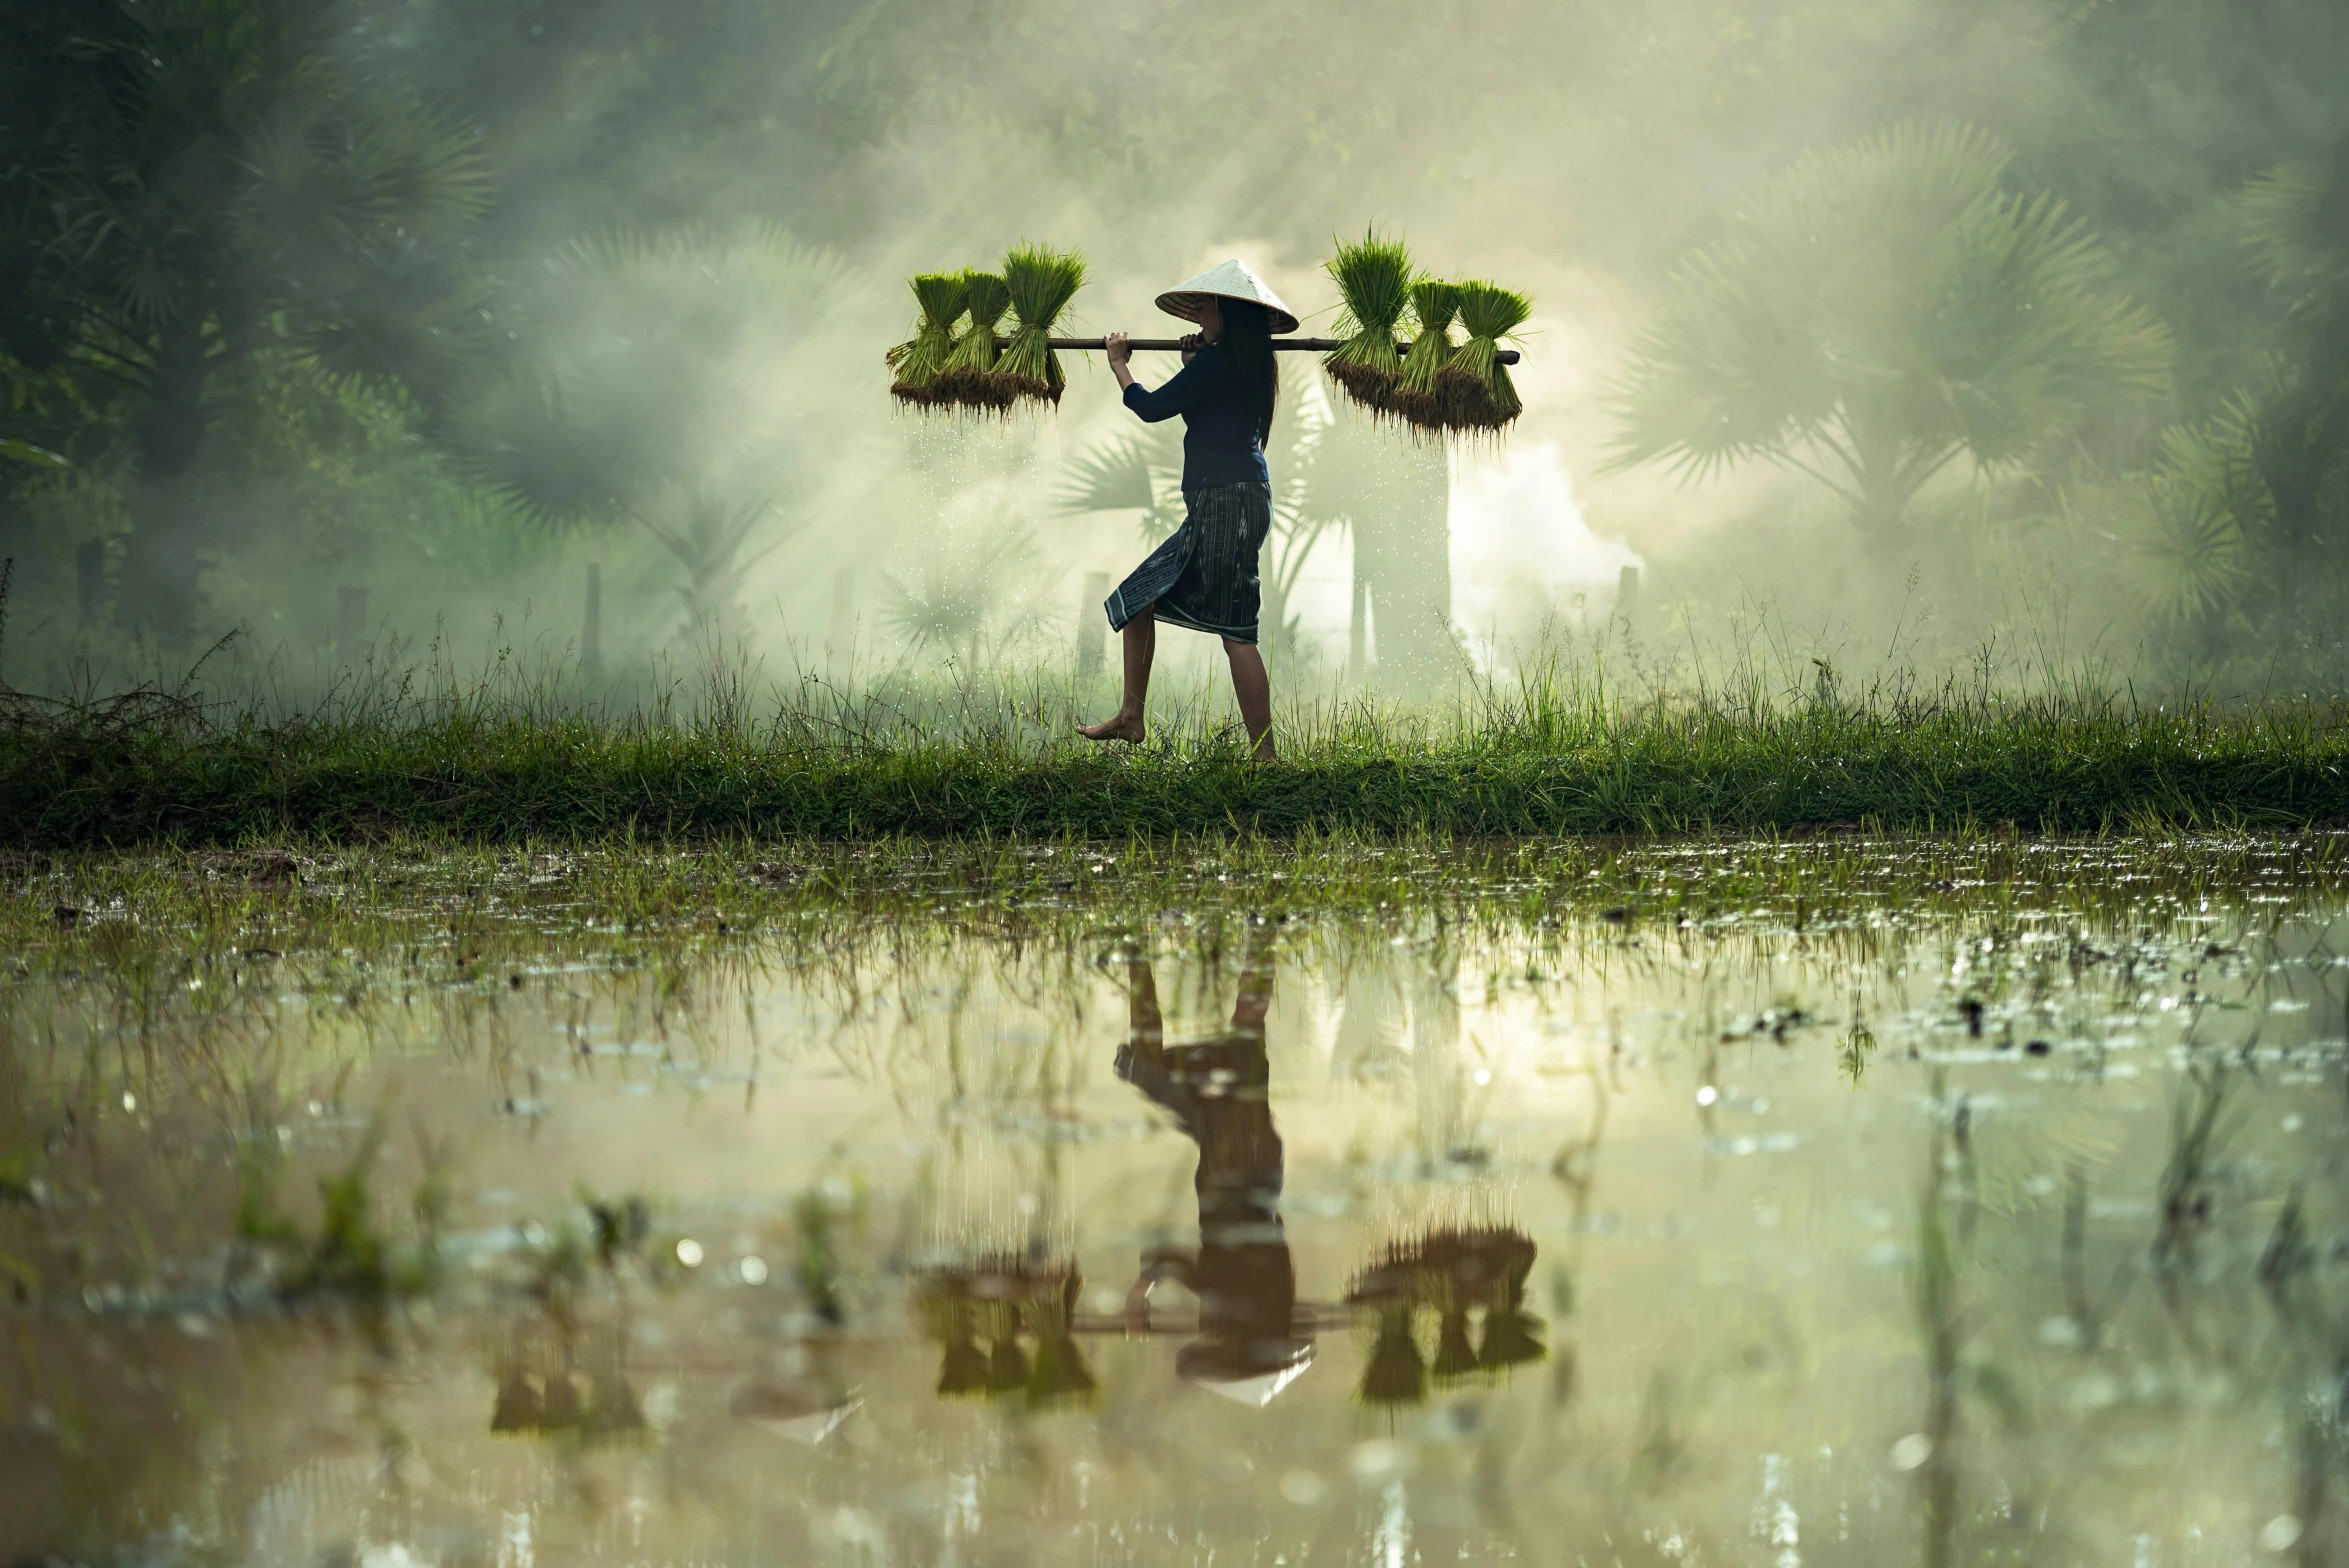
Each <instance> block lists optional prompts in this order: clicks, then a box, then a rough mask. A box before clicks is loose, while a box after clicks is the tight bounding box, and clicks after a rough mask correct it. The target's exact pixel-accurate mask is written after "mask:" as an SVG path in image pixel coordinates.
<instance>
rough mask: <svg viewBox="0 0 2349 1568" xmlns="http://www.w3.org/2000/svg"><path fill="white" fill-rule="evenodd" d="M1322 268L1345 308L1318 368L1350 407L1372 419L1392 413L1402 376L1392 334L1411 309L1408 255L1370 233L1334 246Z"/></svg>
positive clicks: (1396, 243)
mask: <svg viewBox="0 0 2349 1568" xmlns="http://www.w3.org/2000/svg"><path fill="white" fill-rule="evenodd" d="M1323 268H1324V270H1326V271H1327V272H1328V273H1329V275H1330V281H1331V282H1333V283H1335V284H1336V285H1337V286H1338V295H1339V298H1340V299H1342V300H1343V301H1344V303H1345V314H1344V315H1342V316H1341V317H1340V318H1339V321H1338V335H1339V336H1340V337H1342V338H1344V339H1345V341H1344V342H1342V343H1340V344H1339V345H1338V347H1337V348H1336V349H1334V350H1333V351H1332V352H1331V353H1330V356H1329V358H1328V359H1326V360H1324V361H1323V362H1322V364H1323V367H1324V368H1325V369H1327V370H1328V371H1329V374H1330V379H1331V380H1333V381H1335V382H1337V384H1338V385H1339V386H1341V387H1344V388H1345V389H1346V392H1347V395H1349V396H1350V397H1352V398H1353V399H1354V401H1355V402H1357V403H1359V404H1361V405H1362V406H1363V407H1364V408H1367V409H1370V410H1372V411H1373V412H1374V413H1380V414H1388V413H1392V412H1394V409H1393V405H1392V401H1391V400H1392V397H1393V394H1394V390H1395V382H1396V381H1397V379H1398V378H1399V377H1401V375H1402V373H1403V361H1402V358H1401V356H1399V355H1398V354H1396V352H1395V329H1396V328H1397V327H1398V326H1400V325H1401V323H1402V320H1403V312H1404V310H1405V309H1406V308H1407V307H1408V306H1409V305H1410V303H1411V253H1410V251H1408V250H1407V249H1405V248H1404V245H1403V242H1402V241H1401V240H1399V239H1385V238H1381V237H1380V235H1379V232H1378V231H1377V230H1376V229H1371V230H1369V231H1367V232H1366V233H1364V235H1363V236H1362V238H1361V239H1360V240H1357V241H1354V242H1351V243H1342V244H1340V245H1338V247H1337V249H1336V250H1335V252H1334V253H1333V254H1332V255H1331V256H1330V258H1329V260H1328V261H1327V262H1325V263H1323Z"/></svg>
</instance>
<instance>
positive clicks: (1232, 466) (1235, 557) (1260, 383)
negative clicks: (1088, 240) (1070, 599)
mask: <svg viewBox="0 0 2349 1568" xmlns="http://www.w3.org/2000/svg"><path fill="white" fill-rule="evenodd" d="M1158 308H1159V309H1160V310H1163V311H1165V312H1166V313H1167V314H1168V315H1170V316H1178V317H1180V318H1182V319H1183V320H1185V321H1193V322H1197V323H1198V325H1199V331H1198V332H1197V333H1196V334H1194V335H1192V336H1189V337H1186V338H1184V339H1183V345H1184V347H1183V368H1182V369H1181V370H1180V371H1178V372H1177V373H1176V375H1175V377H1174V379H1173V380H1171V381H1169V382H1167V383H1166V384H1165V385H1164V386H1162V387H1160V388H1159V389H1158V390H1157V391H1155V392H1153V391H1151V390H1149V389H1148V388H1146V387H1144V386H1142V385H1141V384H1140V383H1139V382H1137V381H1135V380H1134V374H1133V370H1132V367H1131V363H1130V361H1131V359H1132V355H1133V349H1132V348H1131V347H1130V346H1129V345H1128V341H1127V335H1126V334H1125V333H1123V332H1113V333H1111V334H1110V335H1109V338H1108V351H1109V368H1110V370H1111V371H1112V372H1114V373H1115V374H1116V376H1117V380H1118V385H1119V386H1121V387H1123V388H1125V402H1126V407H1128V408H1130V409H1132V410H1133V411H1134V412H1135V413H1137V414H1139V415H1141V416H1142V418H1143V419H1145V420H1147V421H1149V422H1150V423H1152V424H1155V423H1157V422H1158V421H1159V420H1162V419H1171V418H1173V417H1174V416H1175V415H1177V414H1180V415H1182V416H1183V426H1184V430H1183V504H1184V506H1185V507H1186V509H1187V515H1186V516H1185V517H1184V519H1183V525H1182V526H1181V527H1180V528H1178V529H1176V530H1175V531H1174V533H1173V534H1172V535H1170V536H1169V537H1168V538H1167V539H1166V540H1165V541H1164V542H1163V543H1161V544H1160V545H1159V546H1158V548H1157V549H1155V550H1153V551H1151V552H1150V554H1149V556H1148V557H1147V558H1145V559H1144V560H1143V562H1142V564H1141V565H1140V566H1137V567H1135V568H1134V570H1133V574H1132V575H1131V576H1129V577H1128V578H1127V579H1126V580H1125V581H1124V582H1122V583H1120V584H1118V587H1117V592H1115V593H1113V594H1111V595H1110V596H1109V599H1108V601H1107V602H1106V604H1105V605H1104V608H1105V609H1107V610H1108V612H1109V625H1110V629H1111V630H1113V631H1115V632H1117V633H1119V634H1120V636H1121V637H1122V638H1123V651H1124V655H1125V698H1124V700H1123V701H1121V702H1120V703H1119V704H1118V709H1117V712H1116V713H1114V714H1112V715H1111V716H1110V717H1109V718H1107V719H1105V720H1103V721H1102V722H1101V723H1099V724H1091V725H1085V726H1081V727H1080V728H1079V729H1078V731H1077V733H1078V734H1080V735H1082V736H1084V737H1085V738H1086V739H1087V740H1124V741H1139V740H1141V739H1142V737H1143V735H1144V734H1145V733H1146V731H1145V729H1144V726H1143V722H1142V710H1143V706H1144V704H1145V703H1146V701H1147V700H1148V698H1149V695H1150V664H1151V660H1152V659H1153V658H1154V657H1155V655H1156V654H1157V651H1158V623H1159V622H1160V621H1162V620H1164V621H1171V622H1173V623H1174V624H1175V625H1177V626H1187V627H1189V628H1191V629H1192V630H1193V631H1201V632H1206V633H1208V634H1209V635H1211V636H1215V637H1220V638H1222V639H1223V651H1224V657H1225V658H1226V659H1228V660H1229V661H1230V662H1231V667H1232V693H1233V695H1234V696H1236V697H1237V698H1238V699H1239V704H1240V719H1241V722H1243V723H1244V724H1246V725H1247V727H1248V739H1249V742H1250V743H1251V744H1252V745H1253V746H1254V747H1255V753H1256V760H1258V761H1259V762H1270V761H1271V760H1272V758H1273V744H1272V680H1271V678H1270V677H1269V676H1267V675H1266V674H1265V672H1264V658H1263V655H1262V654H1261V653H1259V652H1258V651H1257V647H1256V616H1257V610H1258V602H1259V597H1260V588H1259V585H1258V581H1257V575H1256V556H1257V552H1258V551H1259V550H1261V549H1262V548H1263V546H1264V536H1265V534H1266V533H1268V532H1270V531H1271V528H1272V472H1271V470H1270V469H1268V468H1267V467H1266V466H1265V462H1264V445H1265V442H1266V440H1267V439H1269V438H1270V436H1271V434H1272V413H1273V405H1274V403H1275V402H1276V401H1277V399H1278V397H1279V392H1280V372H1279V370H1278V369H1277V368H1276V367H1275V366H1274V364H1273V360H1272V334H1273V333H1275V332H1294V331H1296V330H1297V317H1296V315H1295V313H1293V312H1292V311H1291V310H1290V309H1289V307H1288V306H1286V305H1284V304H1282V303H1281V302H1280V298H1279V296H1277V295H1275V294H1274V293H1273V292H1272V290H1270V289H1268V288H1266V287H1265V286H1264V282H1263V280H1262V279H1260V278H1258V277H1257V276H1256V274H1255V273H1253V272H1250V271H1249V270H1248V269H1247V267H1245V266H1244V265H1242V264H1241V263H1240V262H1238V261H1236V260H1235V261H1227V262H1225V263H1224V264H1223V265H1222V266H1220V267H1217V268H1214V269H1213V270H1212V271H1208V272H1204V273H1201V274H1200V275H1199V276H1198V277H1195V278H1193V279H1191V281H1190V282H1188V283H1185V284H1183V285H1182V286H1181V287H1179V288H1176V289H1174V290H1171V291H1170V292H1168V293H1165V294H1161V295H1159V296H1158Z"/></svg>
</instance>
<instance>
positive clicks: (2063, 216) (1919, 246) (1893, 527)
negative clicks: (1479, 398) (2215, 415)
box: [1612, 124, 2169, 576]
mask: <svg viewBox="0 0 2349 1568" xmlns="http://www.w3.org/2000/svg"><path fill="white" fill-rule="evenodd" d="M2011 162H2012V154H2011V153H2009V152H2008V150H2007V149H2006V148H2005V147H2004V146H2003V145H2002V144H2001V143H1999V142H1998V141H1997V140H1996V139H1995V138H1993V137H1991V136H1990V135H1988V134H1987V133H1985V132H1983V131H1980V130H1976V129H1973V128H1971V127H1968V126H1964V125H1956V124H1940V125H1923V124H1904V125H1901V126H1897V127H1895V128H1893V129H1892V130H1889V131H1886V132H1884V133H1882V134H1880V135H1876V136H1871V137H1868V138H1866V139H1864V140H1862V141H1859V142H1857V143H1854V144H1852V145H1850V146H1847V147H1843V148H1838V149H1836V150H1834V151H1830V152H1819V153H1813V154H1811V155H1809V156H1807V157H1805V158H1803V159H1801V160H1800V161H1798V162H1797V163H1795V164H1794V165H1793V167H1791V168H1790V169H1788V170H1787V171H1786V172H1785V173H1783V174H1781V175H1779V176H1778V177H1777V178H1775V179H1773V180H1772V181H1771V182H1770V183H1769V186H1768V187H1767V188H1766V189H1765V190H1764V191H1763V192H1762V193H1761V195H1760V196H1759V197H1758V198H1757V199H1755V200H1754V201H1753V202H1752V204H1751V205H1749V206H1748V207H1747V208H1746V209H1745V210H1744V211H1743V212H1742V213H1740V214H1739V215H1738V217H1737V218H1736V219H1735V220H1734V222H1733V224H1732V227H1731V231H1730V234H1729V236H1728V238H1726V239H1725V240H1723V241H1722V242H1721V243H1719V244H1717V245H1713V246H1710V247H1707V248H1704V249H1701V250H1698V251H1696V252H1694V253H1693V254H1691V255H1690V256H1689V257H1688V258H1687V259H1686V260H1684V261H1683V262H1682V263H1681V265H1680V267H1679V268H1678V270H1677V271H1676V272H1675V273H1674V274H1673V276H1672V279H1671V282H1670V285H1669V288H1668V292H1667V299H1666V301H1665V304H1664V308H1663V310H1662V313H1661V314H1660V315H1659V316H1658V318H1657V319H1656V320H1655V321H1654V322H1653V323H1651V324H1650V325H1649V326H1648V327H1647V329H1646V330H1645V331H1643V332H1642V333H1641V334H1640V336H1639V338H1638V340H1637V342H1636V343H1635V344H1634V346H1633V351H1632V360H1631V367H1630V370H1629V373H1628V375H1627V376H1626V378H1625V379H1624V381H1623V382H1622V384H1621V385H1620V386H1619V387H1618V389H1617V392H1616V398H1615V401H1616V407H1617V413H1618V417H1619V421H1620V428H1619V433H1618V437H1617V445H1616V453H1615V457H1614V461H1613V465H1612V466H1615V467H1618V468H1620V467H1627V466H1630V465H1632V464H1636V463H1642V462H1648V461H1652V460H1655V461H1663V462H1666V463H1668V464H1670V465H1671V466H1672V467H1674V468H1675V469H1677V470H1679V472H1680V473H1681V474H1683V475H1684V476H1686V477H1688V478H1691V479H1702V478H1705V477H1708V476H1710V475H1712V474H1714V473H1716V472H1718V471H1719V470H1721V469H1723V468H1724V467H1727V466H1728V465H1730V464H1732V463H1736V462H1740V461H1743V460H1745V459H1749V458H1757V459H1760V460H1762V461H1765V462H1770V463H1775V464H1778V465H1780V466H1782V467H1785V468H1791V469H1794V470H1796V471H1798V472H1800V473H1804V474H1807V475H1809V476H1810V477H1812V478H1813V479H1816V480H1817V481H1819V483H1821V484H1823V485H1825V486H1827V487H1828V488H1829V489H1831V490H1833V491H1834V492H1835V494H1837V495H1838V496H1840V497H1841V498H1842V499H1843V500H1844V502H1845V503H1846V504H1847V505H1849V506H1850V508H1851V510H1852V515H1853V517H1854V519H1855V520H1856V521H1857V523H1858V524H1859V527H1860V531H1861V534H1862V537H1863V540H1864V541H1865V544H1866V546H1867V549H1868V551H1869V553H1870V555H1871V557H1872V558H1873V560H1874V561H1875V563H1876V564H1877V566H1878V568H1879V569H1880V570H1881V571H1883V572H1884V573H1885V574H1886V575H1888V576H1889V575H1893V574H1896V573H1897V572H1898V571H1899V570H1901V569H1903V568H1904V567H1905V564H1906V553H1907V550H1908V540H1907V538H1906V536H1905V530H1904V526H1903V516H1904V514H1905V512H1906V510H1907V507H1908V504H1909V502H1910V501H1911V499H1913V498H1914V497H1915V495H1916V494H1917V492H1918V491H1919V490H1920V489H1921V488H1923V486H1924V485H1925V484H1926V482H1927V481H1929V480H1930V479H1932V478H1933V477H1934V476H1935V475H1936V474H1938V473H1940V472H1941V471H1942V470H1943V469H1945V468H1947V467H1948V466H1949V465H1950V464H1951V463H1952V462H1953V461H1955V460H1956V459H1957V458H1959V457H1967V458H1970V459H1971V460H1972V461H1973V462H1974V463H1975V464H1976V465H1977V466H1979V467H1981V468H1984V469H2000V468H2007V467H2012V466H2014V465H2017V464H2020V463H2021V462H2023V461H2024V460H2025V459H2027V458H2028V457H2030V456H2031V455H2032V454H2033V453H2034V452H2035V451H2037V450H2039V449H2040V448H2041V447H2042V445H2043V444H2044V443H2045V442H2046V441H2047V440H2048V439H2049V438H2050V437H2051V436H2052V435H2055V434H2058V433H2060V432H2062V431H2064V430H2065V429H2067V428H2068V427H2070V426H2072V425H2073V424H2074V423H2075V422H2076V421H2077V419H2078V418H2079V416H2080V415H2081V414H2082V413H2083V412H2084V411H2085V410H2086V408H2087V407H2088V406H2089V405H2090V404H2092V403H2093V402H2095V401H2096V400H2098V399H2101V398H2104V397H2107V396H2110V395H2112V394H2115V393H2123V394H2127V393H2139V394H2143V393H2155V392H2159V391H2160V390H2161V389H2162V388H2163V386H2164V384H2165V378H2166V373H2167V366H2168V360H2169V337H2168V334H2167V332H2166V331H2165V330H2164V329H2163V328H2162V327H2161V326H2160V324H2159V323H2157V322H2156V321H2155V320H2154V319H2153V318H2152V317H2151V316H2150V315H2149V314H2147V313H2146V312H2145V311H2144V310H2143V309H2141V308H2139V307H2138V306H2136V305H2134V304H2132V303H2131V302H2130V301H2129V300H2128V299H2127V298H2126V297H2125V296H2124V295H2123V294H2122V293H2121V292H2120V291H2119V290H2118V289H2117V288H2116V287H2115V277H2116V272H2117V269H2116V267H2115V265H2114V262H2113V260H2112V257H2111V255H2110V254H2109V253H2108V252H2107V251H2106V250H2105V248H2104V246H2103V245H2102V244H2101V243H2100V242H2099V241H2098V240H2097V239H2096V237H2095V236H2094V235H2093V234H2091V233H2090V232H2089V231H2088V229H2087V227H2086V225H2085V224H2083V223H2082V222H2080V221H2079V220H2078V219H2075V218H2074V217H2072V216H2071V215H2070V212H2069V210H2068V209H2067V208H2066V207H2065V205H2064V203H2063V202H2062V201H2061V200H2059V199H2058V198H2056V197H2054V196H2052V195H2045V194H2042V195H2036V196H2026V195H2021V194H2017V193H2015V192H2013V191H2010V190H2008V189H2007V188H2006V184H2005V182H2006V177H2007V173H2008V168H2009V165H2010V164H2011Z"/></svg>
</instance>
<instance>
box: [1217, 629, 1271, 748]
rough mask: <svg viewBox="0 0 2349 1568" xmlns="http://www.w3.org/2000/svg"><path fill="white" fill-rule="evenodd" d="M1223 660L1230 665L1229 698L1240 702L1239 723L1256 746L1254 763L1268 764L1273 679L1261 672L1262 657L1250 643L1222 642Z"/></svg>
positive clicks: (1262, 668)
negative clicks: (1234, 698)
mask: <svg viewBox="0 0 2349 1568" xmlns="http://www.w3.org/2000/svg"><path fill="white" fill-rule="evenodd" d="M1223 651H1224V657H1225V658H1227V659H1229V660H1231V662H1232V695H1233V696H1235V697H1237V698H1239V699H1240V722H1241V723H1243V724H1245V725H1247V726H1248V738H1249V739H1250V740H1251V741H1254V742H1255V743H1256V760H1257V761H1258V762H1270V761H1272V759H1273V749H1272V677H1271V676H1269V675H1267V674H1265V673H1264V655H1263V654H1261V653H1259V652H1257V651H1256V645H1255V644H1254V643H1252V642H1233V641H1232V640H1231V639H1230V638H1228V637H1227V638H1225V639H1224V644H1223Z"/></svg>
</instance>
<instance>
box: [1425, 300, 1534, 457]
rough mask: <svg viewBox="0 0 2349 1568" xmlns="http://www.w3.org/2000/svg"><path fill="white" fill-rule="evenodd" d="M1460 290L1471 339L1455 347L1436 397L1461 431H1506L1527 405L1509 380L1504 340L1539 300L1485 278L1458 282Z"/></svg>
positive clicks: (1464, 321)
mask: <svg viewBox="0 0 2349 1568" xmlns="http://www.w3.org/2000/svg"><path fill="white" fill-rule="evenodd" d="M1454 293H1455V295H1456V296H1457V300H1458V304H1459V309H1460V325H1461V326H1462V327H1463V328H1465V329H1466V330H1467V333H1468V340H1467V341H1466V342H1464V343H1462V344H1461V345H1460V347H1459V348H1458V349H1457V350H1455V351H1454V352H1453V354H1452V356H1451V359H1450V361H1449V362H1448V363H1447V364H1446V365H1445V366H1444V369H1443V372H1442V374H1441V376H1440V377H1439V378H1438V384H1437V388H1436V400H1437V403H1438V405H1439V407H1440V409H1441V412H1442V415H1443V422H1444V425H1445V427H1446V428H1447V429H1451V430H1460V431H1472V432H1485V433H1490V432H1495V431H1499V430H1503V429H1505V428H1507V427H1508V425H1509V424H1510V422H1511V421H1513V420H1514V419H1516V417H1517V415H1518V413H1519V412H1520V411H1521V410H1522V409H1523V407H1524V404H1523V403H1522V402H1520V401H1519V399H1518V396H1517V388H1516V385H1515V384H1514V383H1513V382H1511V381H1510V379H1509V367H1508V366H1506V365H1504V364H1502V363H1501V360H1500V352H1501V343H1500V340H1501V339H1502V338H1505V337H1509V336H1512V335H1514V334H1515V332H1516V331H1517V329H1518V328H1519V327H1521V326H1523V325H1524V324H1525V318H1526V317H1527V316H1528V315H1530V314H1532V311H1533V302H1532V301H1531V300H1529V299H1527V298H1526V297H1525V296H1524V295H1522V294H1519V293H1517V292H1516V291H1515V290H1512V289H1505V288H1502V287H1501V286H1500V285H1499V284H1496V283H1485V282H1481V281H1472V282H1467V283H1460V284H1456V285H1454Z"/></svg>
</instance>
